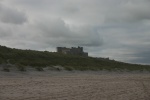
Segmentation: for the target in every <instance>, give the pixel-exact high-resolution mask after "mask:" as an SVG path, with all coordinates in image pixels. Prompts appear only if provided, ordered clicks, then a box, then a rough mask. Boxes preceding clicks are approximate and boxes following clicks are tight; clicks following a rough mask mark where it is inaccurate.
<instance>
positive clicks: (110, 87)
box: [0, 72, 150, 100]
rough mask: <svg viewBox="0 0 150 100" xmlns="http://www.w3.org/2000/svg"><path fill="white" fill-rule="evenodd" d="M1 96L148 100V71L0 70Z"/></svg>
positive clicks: (8, 99)
mask: <svg viewBox="0 0 150 100" xmlns="http://www.w3.org/2000/svg"><path fill="white" fill-rule="evenodd" d="M33 73H34V74H33ZM0 100H150V73H102V72H49V73H48V72H45V73H44V72H41V73H40V72H38V73H35V72H32V73H27V72H25V73H11V72H8V73H7V72H0Z"/></svg>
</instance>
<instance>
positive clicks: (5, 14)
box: [0, 4, 27, 24]
mask: <svg viewBox="0 0 150 100" xmlns="http://www.w3.org/2000/svg"><path fill="white" fill-rule="evenodd" d="M0 20H1V22H3V23H12V24H22V23H24V22H26V21H27V17H26V15H25V14H24V13H23V12H20V11H18V10H17V9H13V8H9V7H6V6H3V5H1V4H0Z"/></svg>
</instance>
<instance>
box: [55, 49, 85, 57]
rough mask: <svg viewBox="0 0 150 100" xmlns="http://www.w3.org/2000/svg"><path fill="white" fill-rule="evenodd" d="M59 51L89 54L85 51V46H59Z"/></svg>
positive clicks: (79, 54) (80, 54) (82, 54)
mask: <svg viewBox="0 0 150 100" xmlns="http://www.w3.org/2000/svg"><path fill="white" fill-rule="evenodd" d="M57 52H58V53H62V54H70V55H78V56H88V53H87V52H84V51H83V47H77V48H76V47H71V48H66V47H57Z"/></svg>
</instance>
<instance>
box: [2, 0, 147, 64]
mask: <svg viewBox="0 0 150 100" xmlns="http://www.w3.org/2000/svg"><path fill="white" fill-rule="evenodd" d="M0 45H4V46H8V47H12V48H20V49H34V50H47V51H56V47H57V46H62V47H72V46H83V47H84V51H86V52H89V55H90V56H94V57H109V58H110V59H115V60H118V61H124V62H130V63H140V64H150V0H0Z"/></svg>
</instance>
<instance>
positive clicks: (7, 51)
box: [0, 46, 150, 71]
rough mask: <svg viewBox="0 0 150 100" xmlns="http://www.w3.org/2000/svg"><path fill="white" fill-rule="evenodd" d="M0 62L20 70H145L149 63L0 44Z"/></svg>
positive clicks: (148, 67) (148, 68)
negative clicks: (125, 61)
mask: <svg viewBox="0 0 150 100" xmlns="http://www.w3.org/2000/svg"><path fill="white" fill-rule="evenodd" d="M0 64H1V65H2V64H11V65H15V66H19V68H20V70H24V68H25V67H28V66H32V67H33V68H37V70H42V68H44V67H53V66H58V65H59V66H62V67H63V68H64V69H66V70H109V71H113V70H129V71H135V70H140V71H143V70H147V71H150V66H149V65H138V64H129V63H124V62H119V61H115V60H110V59H108V58H93V57H82V56H73V55H64V54H60V53H56V52H48V51H35V50H21V49H15V48H8V47H6V46H0Z"/></svg>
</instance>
